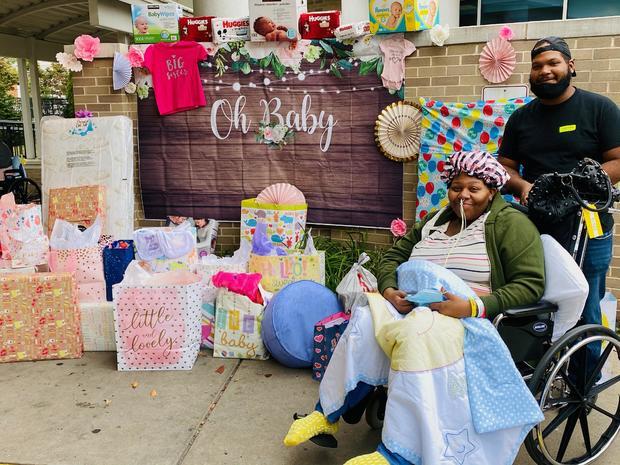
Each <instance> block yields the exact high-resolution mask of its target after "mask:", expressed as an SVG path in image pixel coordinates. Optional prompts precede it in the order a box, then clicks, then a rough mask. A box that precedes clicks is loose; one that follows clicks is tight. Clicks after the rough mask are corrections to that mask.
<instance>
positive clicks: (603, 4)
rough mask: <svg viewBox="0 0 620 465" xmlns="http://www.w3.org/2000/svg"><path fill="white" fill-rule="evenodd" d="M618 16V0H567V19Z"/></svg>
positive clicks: (619, 3)
mask: <svg viewBox="0 0 620 465" xmlns="http://www.w3.org/2000/svg"><path fill="white" fill-rule="evenodd" d="M613 15H620V1H619V0H568V13H567V15H566V17H567V18H568V19H575V18H592V17H596V16H613Z"/></svg>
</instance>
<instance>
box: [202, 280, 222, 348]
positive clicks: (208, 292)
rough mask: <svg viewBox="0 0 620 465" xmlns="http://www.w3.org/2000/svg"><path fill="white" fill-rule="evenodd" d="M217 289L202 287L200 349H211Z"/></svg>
mask: <svg viewBox="0 0 620 465" xmlns="http://www.w3.org/2000/svg"><path fill="white" fill-rule="evenodd" d="M218 291H219V289H218V288H217V287H214V286H211V285H206V284H204V283H203V287H202V307H201V311H202V320H201V341H200V345H201V347H204V348H206V349H213V336H214V334H215V302H216V300H217V294H218Z"/></svg>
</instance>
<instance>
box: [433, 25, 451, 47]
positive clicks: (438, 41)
mask: <svg viewBox="0 0 620 465" xmlns="http://www.w3.org/2000/svg"><path fill="white" fill-rule="evenodd" d="M430 36H431V42H433V43H434V44H435V45H438V46H439V47H443V44H444V42H445V41H446V40H448V37H450V25H449V24H446V25H445V26H442V25H441V24H435V25H434V26H433V28H432V29H431V32H430Z"/></svg>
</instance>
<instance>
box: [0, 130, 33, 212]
mask: <svg viewBox="0 0 620 465" xmlns="http://www.w3.org/2000/svg"><path fill="white" fill-rule="evenodd" d="M18 160H19V159H17V157H13V154H12V152H11V149H10V148H9V147H8V146H7V145H6V144H5V143H3V142H0V175H1V176H2V178H0V196H3V195H4V194H8V193H11V192H12V193H13V195H14V196H15V203H18V204H28V203H38V204H40V203H41V199H42V195H41V187H40V186H39V185H38V184H37V183H36V182H35V181H33V180H32V179H30V178H28V177H27V176H26V170H25V169H24V166H23V165H22V164H21V163H19V161H18Z"/></svg>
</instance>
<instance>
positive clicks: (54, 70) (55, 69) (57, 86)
mask: <svg viewBox="0 0 620 465" xmlns="http://www.w3.org/2000/svg"><path fill="white" fill-rule="evenodd" d="M70 79H71V78H70V74H69V71H67V70H66V69H64V68H63V67H62V65H61V64H60V63H52V64H51V65H49V66H48V67H47V68H41V67H40V66H39V86H40V89H41V97H60V98H66V97H67V91H68V84H69V81H70Z"/></svg>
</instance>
